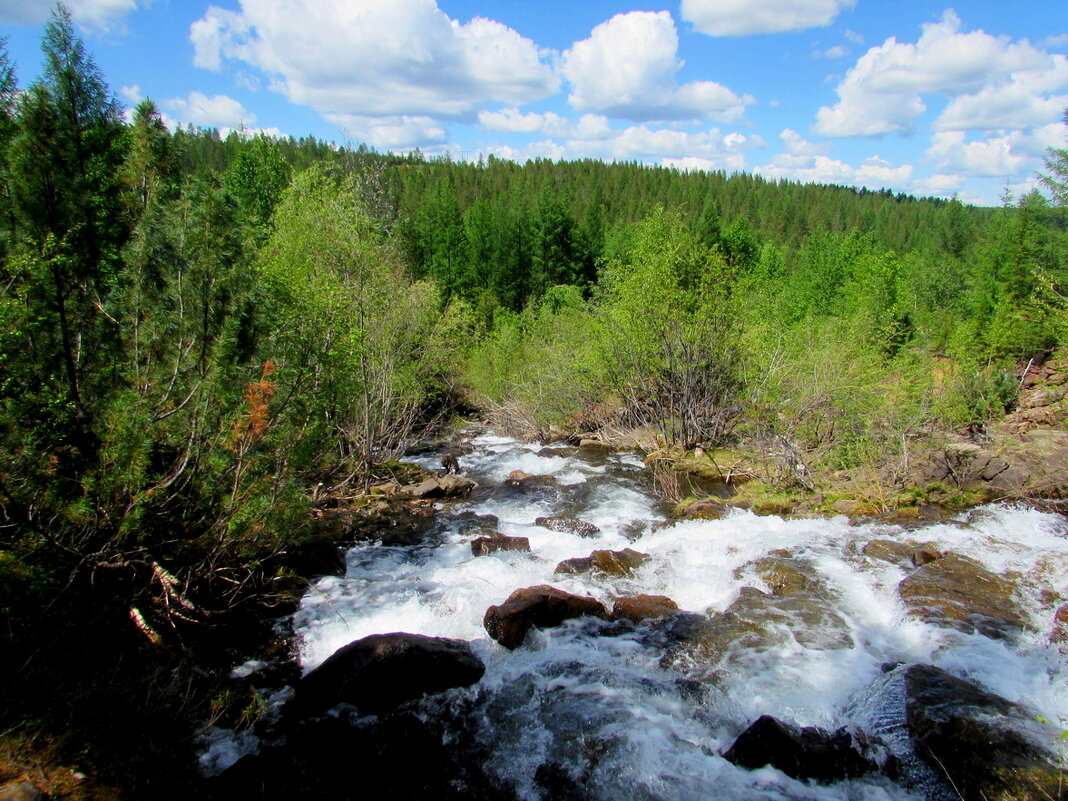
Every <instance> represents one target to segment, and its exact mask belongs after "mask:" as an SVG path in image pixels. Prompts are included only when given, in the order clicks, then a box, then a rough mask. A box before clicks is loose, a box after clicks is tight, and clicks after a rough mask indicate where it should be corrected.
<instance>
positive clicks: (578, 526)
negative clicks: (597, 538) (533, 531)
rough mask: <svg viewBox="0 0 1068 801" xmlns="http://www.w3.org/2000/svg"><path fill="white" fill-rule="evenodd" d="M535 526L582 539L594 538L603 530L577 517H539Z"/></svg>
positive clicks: (535, 521)
mask: <svg viewBox="0 0 1068 801" xmlns="http://www.w3.org/2000/svg"><path fill="white" fill-rule="evenodd" d="M534 525H535V526H541V527H542V528H547V529H549V530H550V531H559V532H561V533H563V534H577V535H578V536H580V537H592V536H594V535H595V534H600V533H601V529H599V528H597V526H595V525H593V523H587V522H586V521H585V520H579V519H578V518H577V517H538V518H535V520H534Z"/></svg>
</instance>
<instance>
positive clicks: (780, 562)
mask: <svg viewBox="0 0 1068 801" xmlns="http://www.w3.org/2000/svg"><path fill="white" fill-rule="evenodd" d="M746 567H748V568H751V569H752V570H753V571H754V572H755V573H756V574H757V575H758V576H760V578H761V579H763V580H764V583H765V584H767V585H768V589H769V590H770V591H771V594H772V595H798V594H801V593H812V594H819V593H823V592H825V591H826V586H825V584H824V582H823V579H822V578H820V574H819V571H817V570H816V568H815V567H814V566H813V565H812V563H811V562H809V561H807V560H805V559H796V558H793V557H791V556H788V555H785V556H784V555H782V554H769V555H768V556H763V557H761V558H760V559H755V560H753V561H752V562H750V563H749V564H748V565H745V566H744V567H742V568H739V570H737V571H735V574H736V575H737V576H739V577H740V575H741V573H742V572H743V571H744V570H745V569H746Z"/></svg>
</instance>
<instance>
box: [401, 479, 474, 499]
mask: <svg viewBox="0 0 1068 801" xmlns="http://www.w3.org/2000/svg"><path fill="white" fill-rule="evenodd" d="M477 486H478V484H476V483H475V482H474V481H473V480H471V479H470V478H467V477H466V476H457V475H446V476H439V477H437V478H428V479H427V480H426V481H424V482H423V483H422V484H416V485H414V486H409V487H405V488H404V489H405V491H406V493H407V494H408V495H409V496H410V497H412V498H416V499H432V498H458V497H461V496H464V495H467V494H468V493H469V492H471V490H473V489H474V488H475V487H477Z"/></svg>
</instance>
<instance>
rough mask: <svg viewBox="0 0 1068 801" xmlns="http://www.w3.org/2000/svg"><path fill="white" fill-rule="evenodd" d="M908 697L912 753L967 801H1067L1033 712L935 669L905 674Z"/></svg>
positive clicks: (1047, 734) (1048, 736) (1066, 786)
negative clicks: (988, 800) (1002, 800)
mask: <svg viewBox="0 0 1068 801" xmlns="http://www.w3.org/2000/svg"><path fill="white" fill-rule="evenodd" d="M905 694H906V695H905V699H906V715H907V717H908V725H909V729H910V734H911V736H912V740H913V744H914V745H915V748H916V753H917V754H918V755H919V756H920V757H921V758H922V759H923V760H924V761H926V762H927V763H928V764H929V765H930V766H931V767H932V768H933V769H934V771H935V772H936V773H937V774H938V775H939V776H944V777H945V778H946V779H947V780H948V782H949V784H950V786H951V787H952V789H953V791H954V793H956V794H957V796H959V797H960V798H962V799H964V801H986V800H987V799H1006V800H1007V799H1031V798H1033V799H1068V774H1066V773H1065V772H1064V771H1063V770H1061V769H1059V768H1058V767H1056V764H1055V761H1056V760H1055V756H1054V755H1053V754H1052V753H1050V752H1049V751H1048V750H1047V748H1046V745H1045V744H1046V743H1051V742H1053V740H1054V738H1055V737H1056V732H1055V731H1053V730H1052V729H1050V728H1049V727H1048V725H1044V724H1042V723H1040V721H1039V719H1038V716H1037V715H1036V714H1035V713H1034V712H1032V711H1030V710H1027V709H1025V708H1024V707H1021V706H1020V705H1018V704H1015V703H1012V702H1011V701H1008V700H1007V699H1005V698H1002V697H1001V696H1000V695H995V694H994V693H991V692H989V691H987V690H985V689H984V688H982V687H980V686H979V685H978V684H975V683H974V682H971V681H966V680H964V679H960V678H957V677H956V676H953V675H951V674H949V673H947V672H946V671H944V670H941V669H939V668H936V667H934V666H932V665H913V666H912V667H910V668H908V670H907V671H906V672H905Z"/></svg>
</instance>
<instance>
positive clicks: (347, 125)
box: [323, 114, 448, 150]
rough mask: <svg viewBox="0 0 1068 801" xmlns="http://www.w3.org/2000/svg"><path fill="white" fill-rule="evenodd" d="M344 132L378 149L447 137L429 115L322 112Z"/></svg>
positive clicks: (440, 140)
mask: <svg viewBox="0 0 1068 801" xmlns="http://www.w3.org/2000/svg"><path fill="white" fill-rule="evenodd" d="M323 116H324V117H325V118H326V120H327V122H330V123H331V124H333V125H336V126H337V127H338V128H339V129H340V130H341V131H342V132H343V133H344V134H345V135H346V136H349V137H351V138H353V139H355V140H357V141H359V142H366V143H367V144H369V145H371V146H372V147H375V148H379V149H381V150H407V149H411V148H414V147H426V146H428V145H437V144H441V143H443V142H445V141H446V140H447V139H448V134H447V133H446V131H445V129H444V128H443V127H442V126H441V125H440V124H438V123H437V122H435V121H434V120H433V119H432V118H430V117H405V116H395V117H364V116H360V115H358V114H324V115H323Z"/></svg>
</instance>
